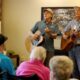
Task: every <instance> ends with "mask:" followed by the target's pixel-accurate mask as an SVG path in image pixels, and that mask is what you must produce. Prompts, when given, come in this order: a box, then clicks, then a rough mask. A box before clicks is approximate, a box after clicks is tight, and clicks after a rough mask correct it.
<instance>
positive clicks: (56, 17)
mask: <svg viewBox="0 0 80 80" xmlns="http://www.w3.org/2000/svg"><path fill="white" fill-rule="evenodd" d="M47 8H51V9H52V10H53V22H55V23H56V24H57V25H58V27H59V29H60V30H63V29H64V28H65V26H66V25H67V24H68V22H69V21H70V20H72V19H73V17H74V10H75V7H42V8H41V20H43V19H44V18H43V12H44V10H45V9H47Z"/></svg>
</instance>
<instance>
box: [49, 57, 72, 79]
mask: <svg viewBox="0 0 80 80" xmlns="http://www.w3.org/2000/svg"><path fill="white" fill-rule="evenodd" d="M49 67H50V70H51V74H50V76H51V78H53V77H52V76H55V78H56V80H68V79H69V77H70V76H71V74H72V72H73V61H72V60H71V59H70V58H69V57H67V56H54V57H52V58H51V59H50V62H49ZM52 72H53V74H54V75H53V74H52ZM51 80H53V79H51Z"/></svg>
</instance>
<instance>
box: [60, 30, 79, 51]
mask: <svg viewBox="0 0 80 80" xmlns="http://www.w3.org/2000/svg"><path fill="white" fill-rule="evenodd" d="M78 33H79V32H78V31H75V30H71V31H68V32H65V33H64V34H63V36H62V40H61V49H62V50H64V51H68V50H70V49H71V48H72V47H73V45H74V44H75V41H76V39H77V37H78Z"/></svg>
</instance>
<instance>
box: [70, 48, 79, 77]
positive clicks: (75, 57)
mask: <svg viewBox="0 0 80 80" xmlns="http://www.w3.org/2000/svg"><path fill="white" fill-rule="evenodd" d="M69 57H70V58H71V59H72V60H73V62H74V70H73V74H72V77H74V78H79V76H80V75H79V74H80V47H74V48H72V49H71V50H70V51H69Z"/></svg>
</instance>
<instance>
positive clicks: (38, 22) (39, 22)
mask: <svg viewBox="0 0 80 80" xmlns="http://www.w3.org/2000/svg"><path fill="white" fill-rule="evenodd" d="M36 23H37V24H41V23H44V21H43V20H41V21H37V22H36Z"/></svg>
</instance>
